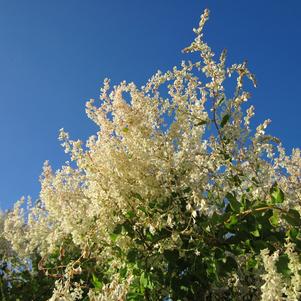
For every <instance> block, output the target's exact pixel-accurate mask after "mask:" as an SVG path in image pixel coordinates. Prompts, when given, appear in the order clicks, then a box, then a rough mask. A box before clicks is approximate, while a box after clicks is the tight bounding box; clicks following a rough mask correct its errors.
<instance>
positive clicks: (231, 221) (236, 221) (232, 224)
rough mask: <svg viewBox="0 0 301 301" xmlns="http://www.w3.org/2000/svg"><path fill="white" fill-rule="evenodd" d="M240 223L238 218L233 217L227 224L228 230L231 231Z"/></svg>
mask: <svg viewBox="0 0 301 301" xmlns="http://www.w3.org/2000/svg"><path fill="white" fill-rule="evenodd" d="M237 223H238V218H237V216H236V215H235V214H234V215H231V216H230V218H229V220H228V221H227V222H226V223H225V226H226V228H228V229H231V228H232V227H233V226H234V225H236V224H237Z"/></svg>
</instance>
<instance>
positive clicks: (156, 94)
mask: <svg viewBox="0 0 301 301" xmlns="http://www.w3.org/2000/svg"><path fill="white" fill-rule="evenodd" d="M208 18H209V11H208V10H205V12H204V14H203V15H202V17H201V20H200V23H199V26H198V28H197V29H194V32H195V34H196V38H195V40H194V41H193V42H192V44H191V45H190V46H188V47H187V48H185V49H184V52H185V53H193V52H196V53H199V54H200V57H201V60H200V61H197V62H191V61H187V62H186V61H183V62H182V63H181V65H180V66H179V67H174V68H173V69H172V70H171V71H167V72H165V73H162V72H160V71H158V72H157V73H156V74H155V75H154V76H152V77H151V79H150V80H149V81H148V82H147V83H146V84H145V85H144V86H143V87H140V88H139V87H137V86H136V85H135V84H134V83H126V82H122V83H120V84H119V85H116V86H111V84H110V81H109V80H108V79H106V80H105V81H104V85H103V88H102V89H101V95H100V101H94V100H91V101H89V102H88V103H87V105H86V112H87V115H88V117H89V118H90V119H92V120H93V122H95V123H96V125H97V126H98V128H99V130H98V132H97V133H96V135H95V136H91V137H90V138H89V139H88V141H87V142H86V144H84V143H83V142H82V141H80V140H76V141H74V140H71V139H70V137H69V134H68V133H66V132H65V131H64V130H63V129H62V130H61V131H60V135H59V139H60V140H61V142H62V145H63V147H64V148H65V152H66V153H69V154H70V158H71V162H70V163H68V162H67V163H66V165H65V166H63V167H62V168H61V169H60V170H58V171H53V170H52V168H51V167H50V165H49V163H47V162H46V163H45V165H44V169H43V174H42V176H41V192H40V198H39V200H38V201H36V202H35V203H34V204H32V203H31V201H29V202H28V206H27V207H26V208H25V207H24V203H25V202H24V200H21V201H19V202H18V203H17V204H16V205H15V207H14V210H12V211H11V212H9V213H8V214H7V216H6V218H5V226H4V236H5V239H6V240H5V246H6V245H7V244H9V247H10V248H11V250H12V251H13V252H15V254H17V255H15V256H17V257H18V258H19V259H20V260H21V259H23V260H25V259H27V260H29V259H30V258H32V256H33V255H34V256H38V257H39V261H37V263H36V265H37V268H38V269H39V273H42V274H43V277H45V278H47V279H53V284H54V285H53V287H52V284H51V285H50V287H51V293H50V295H49V298H50V299H49V300H52V301H59V300H94V301H100V300H101V301H109V300H112V301H113V300H114V301H117V300H120V301H121V300H173V301H176V300H181V301H185V300H187V301H188V300H189V301H190V300H299V299H300V294H301V276H300V270H301V263H300V256H299V254H300V250H301V240H300V239H301V235H300V232H299V231H300V227H301V219H300V210H301V209H300V199H301V184H300V180H301V156H300V150H298V149H294V150H293V152H292V154H291V155H287V154H286V153H285V150H284V148H283V146H282V144H281V143H280V141H278V139H276V138H275V137H272V136H269V135H267V134H266V128H267V126H268V124H269V123H270V120H266V121H264V122H263V123H262V124H260V125H259V126H258V127H257V128H256V130H255V131H254V133H253V132H252V131H251V128H250V121H251V118H252V116H253V115H254V107H253V106H249V107H248V106H247V104H246V102H247V101H248V99H249V98H250V93H249V92H247V91H245V90H244V88H243V84H244V82H245V80H250V81H251V82H252V83H253V84H254V86H256V81H255V78H254V75H253V74H252V73H251V72H250V71H249V69H248V68H247V64H246V62H243V63H240V64H234V65H232V66H229V67H228V66H226V51H225V50H224V51H223V52H222V53H221V55H220V57H219V58H218V59H217V58H216V56H215V54H214V53H213V51H212V50H211V48H210V47H209V46H208V45H207V44H206V43H205V42H204V40H203V27H204V24H205V22H206V21H207V20H208ZM193 57H194V56H193ZM230 77H232V78H233V77H234V78H235V79H236V81H235V82H234V84H233V85H232V86H231V82H232V78H231V79H229V78H230ZM226 82H227V83H226ZM226 86H227V89H228V90H229V91H232V90H233V93H231V92H229V91H228V90H227V91H226V89H225V87H226ZM166 91H167V92H166ZM6 247H7V246H6ZM24 300H25V299H24ZM28 300H29V299H28ZM37 300H38V299H37ZM41 300H43V299H41ZM44 300H45V299H44Z"/></svg>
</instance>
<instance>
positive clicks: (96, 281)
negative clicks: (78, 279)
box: [92, 274, 103, 290]
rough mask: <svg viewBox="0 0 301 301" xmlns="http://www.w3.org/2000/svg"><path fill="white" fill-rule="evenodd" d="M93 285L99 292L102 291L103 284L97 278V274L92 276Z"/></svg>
mask: <svg viewBox="0 0 301 301" xmlns="http://www.w3.org/2000/svg"><path fill="white" fill-rule="evenodd" d="M92 284H93V285H94V287H95V288H96V289H97V290H101V288H102V286H103V283H102V282H101V281H100V280H99V279H98V278H97V277H96V276H95V274H92Z"/></svg>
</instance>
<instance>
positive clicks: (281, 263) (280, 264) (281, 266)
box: [276, 254, 291, 277]
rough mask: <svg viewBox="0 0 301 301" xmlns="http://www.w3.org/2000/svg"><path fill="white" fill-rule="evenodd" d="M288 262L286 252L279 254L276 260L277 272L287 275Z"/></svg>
mask: <svg viewBox="0 0 301 301" xmlns="http://www.w3.org/2000/svg"><path fill="white" fill-rule="evenodd" d="M288 263H289V258H288V256H287V254H283V255H280V256H279V258H278V261H277V262H276V267H277V272H278V273H281V274H282V275H284V276H286V277H289V276H290V273H291V272H290V269H289V267H288Z"/></svg>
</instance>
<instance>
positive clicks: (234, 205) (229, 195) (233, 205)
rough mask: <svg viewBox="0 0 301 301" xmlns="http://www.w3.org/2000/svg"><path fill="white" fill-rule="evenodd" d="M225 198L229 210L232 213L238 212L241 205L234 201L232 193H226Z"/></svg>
mask: <svg viewBox="0 0 301 301" xmlns="http://www.w3.org/2000/svg"><path fill="white" fill-rule="evenodd" d="M226 198H227V199H228V201H229V203H230V206H231V209H232V210H233V211H234V212H239V211H240V207H241V203H240V202H239V201H237V200H236V197H235V196H234V195H233V194H232V193H230V192H228V193H227V194H226Z"/></svg>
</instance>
